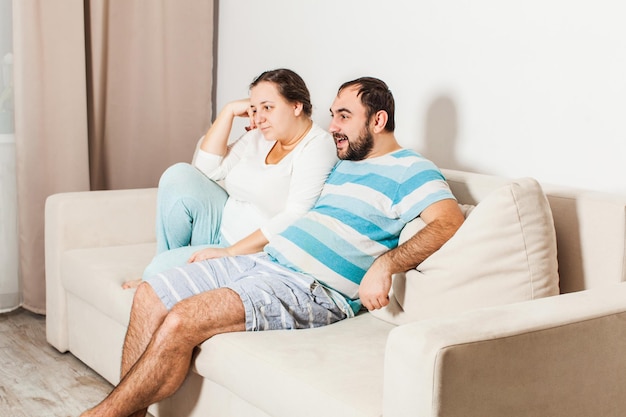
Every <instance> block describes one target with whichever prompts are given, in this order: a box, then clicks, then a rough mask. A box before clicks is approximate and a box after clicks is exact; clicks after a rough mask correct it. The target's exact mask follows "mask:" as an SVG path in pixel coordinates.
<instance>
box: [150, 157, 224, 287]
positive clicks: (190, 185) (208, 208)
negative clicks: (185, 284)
mask: <svg viewBox="0 0 626 417" xmlns="http://www.w3.org/2000/svg"><path fill="white" fill-rule="evenodd" d="M227 199H228V193H227V192H226V191H225V190H224V189H223V188H222V187H221V186H220V185H219V184H217V183H216V182H215V181H213V180H211V179H209V178H208V177H207V176H205V175H204V174H203V173H202V172H200V171H199V170H198V169H197V168H195V167H193V166H191V165H189V164H187V163H178V164H175V165H172V166H171V167H169V168H168V169H166V170H165V172H164V173H163V175H161V179H160V180H159V188H158V191H157V213H156V214H157V219H156V239H157V254H156V256H155V257H154V258H153V259H152V262H151V263H150V265H148V266H147V267H146V269H145V270H144V273H143V278H144V279H145V278H148V277H150V276H153V275H156V274H158V273H159V272H162V271H165V270H167V269H170V268H173V267H176V266H181V265H185V264H186V263H187V259H189V257H190V256H191V255H192V254H193V253H194V252H196V251H198V250H200V249H203V248H206V247H209V246H221V247H223V246H227V245H228V244H227V243H226V242H224V241H223V239H222V238H221V234H220V225H221V223H222V212H223V211H224V205H225V204H226V200H227Z"/></svg>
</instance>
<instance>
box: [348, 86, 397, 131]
mask: <svg viewBox="0 0 626 417" xmlns="http://www.w3.org/2000/svg"><path fill="white" fill-rule="evenodd" d="M352 86H356V87H358V92H357V96H359V97H361V103H363V105H364V106H365V108H366V109H367V119H368V120H369V119H371V117H372V116H373V115H375V114H376V112H378V111H379V110H384V111H386V112H387V116H388V117H387V124H386V125H385V130H386V131H387V132H393V131H394V129H395V128H396V122H395V102H394V100H393V95H392V94H391V90H389V87H387V84H385V82H384V81H382V80H379V79H378V78H374V77H361V78H357V79H356V80H352V81H348V82H345V83H343V84H342V85H341V87H339V91H338V93H340V92H341V91H342V90H343V89H345V88H348V87H352Z"/></svg>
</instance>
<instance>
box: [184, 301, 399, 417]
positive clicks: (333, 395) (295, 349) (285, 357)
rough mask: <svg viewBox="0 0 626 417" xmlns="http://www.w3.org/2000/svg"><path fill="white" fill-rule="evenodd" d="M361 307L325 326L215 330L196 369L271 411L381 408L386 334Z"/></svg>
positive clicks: (372, 414)
mask: <svg viewBox="0 0 626 417" xmlns="http://www.w3.org/2000/svg"><path fill="white" fill-rule="evenodd" d="M395 327H396V326H394V325H391V324H389V323H385V322H383V321H381V320H378V319H376V318H374V317H372V316H371V315H370V314H369V313H363V314H360V315H358V316H357V317H355V318H351V319H346V320H343V321H340V322H337V323H334V324H331V325H329V326H324V327H319V328H314V329H305V330H272V331H264V332H237V333H227V334H220V335H217V336H214V337H212V338H211V339H209V340H207V341H206V342H204V343H203V344H201V345H200V352H199V354H198V356H197V357H196V361H195V371H196V372H198V373H199V374H200V375H202V376H204V377H205V378H207V379H210V380H212V381H214V382H216V383H217V384H219V385H221V386H223V387H225V388H226V389H228V390H230V391H231V392H234V393H236V394H237V395H238V396H239V397H240V398H242V399H244V400H245V401H247V402H248V403H250V404H252V405H253V406H255V407H258V408H259V409H261V410H263V411H264V412H266V413H267V414H268V415H271V416H275V417H293V416H299V417H307V416H309V417H318V416H327V415H328V416H331V415H332V416H352V417H367V416H369V417H378V416H381V415H382V404H383V370H384V353H385V346H386V341H387V335H388V334H389V332H390V331H391V330H392V329H394V328H395Z"/></svg>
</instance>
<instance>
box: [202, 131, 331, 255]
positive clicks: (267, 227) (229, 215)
mask: <svg viewBox="0 0 626 417" xmlns="http://www.w3.org/2000/svg"><path fill="white" fill-rule="evenodd" d="M274 143H275V141H273V140H267V139H265V137H264V136H263V134H262V133H261V132H260V131H259V130H258V129H254V130H251V131H249V132H247V133H246V134H244V135H243V136H242V137H241V138H240V139H238V140H237V141H236V142H234V143H233V144H231V145H229V147H228V151H227V153H226V155H225V156H223V157H222V156H220V155H216V154H212V153H208V152H205V151H203V150H201V149H199V150H198V154H197V155H196V158H195V162H194V165H195V166H196V167H197V168H198V169H199V170H200V171H202V172H203V173H204V174H205V175H206V176H207V177H209V178H211V179H212V180H215V181H219V180H223V184H224V188H225V189H226V191H227V192H228V194H229V198H228V200H227V202H226V206H225V207H224V212H223V215H222V226H221V232H222V236H223V238H225V239H226V241H227V242H228V243H229V244H234V243H235V242H237V241H239V240H241V239H243V238H244V237H246V236H248V235H249V234H250V233H252V232H254V231H255V230H257V229H261V232H262V233H263V235H265V237H266V238H267V239H268V240H269V239H270V237H272V236H273V235H274V234H276V233H279V232H281V231H282V230H283V229H285V228H286V227H287V226H288V225H290V224H291V223H292V222H293V221H294V220H296V219H297V218H299V217H300V216H302V215H303V214H305V213H306V212H307V211H308V210H309V209H310V208H311V207H313V204H314V203H315V201H316V200H317V198H318V197H319V194H320V192H321V191H322V186H323V185H324V182H325V181H326V178H327V177H328V174H329V173H330V170H331V169H332V167H333V166H334V165H335V163H336V162H337V152H336V147H335V142H334V140H333V138H332V136H331V135H330V133H328V132H327V131H325V130H324V129H322V128H321V127H319V126H318V125H317V124H315V123H313V126H312V127H311V129H310V130H309V132H308V133H307V135H306V136H305V137H304V138H303V139H302V140H301V141H300V143H298V145H296V147H295V148H294V149H293V150H292V151H291V152H289V154H287V155H286V156H285V157H284V158H283V159H282V160H281V161H280V162H279V163H277V164H267V163H266V162H265V158H266V157H267V154H268V153H269V151H270V150H271V149H272V146H274Z"/></svg>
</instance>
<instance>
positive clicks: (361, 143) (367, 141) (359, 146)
mask: <svg viewBox="0 0 626 417" xmlns="http://www.w3.org/2000/svg"><path fill="white" fill-rule="evenodd" d="M344 137H345V136H344ZM373 147H374V137H373V136H372V133H371V132H370V129H369V126H367V125H366V126H365V127H364V129H363V130H362V131H361V134H360V135H359V137H358V138H356V140H351V139H349V140H348V149H346V151H345V153H344V154H343V155H337V156H338V157H339V159H342V160H344V161H362V160H363V159H365V158H366V157H367V155H369V153H370V151H371V150H372V148H373Z"/></svg>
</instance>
